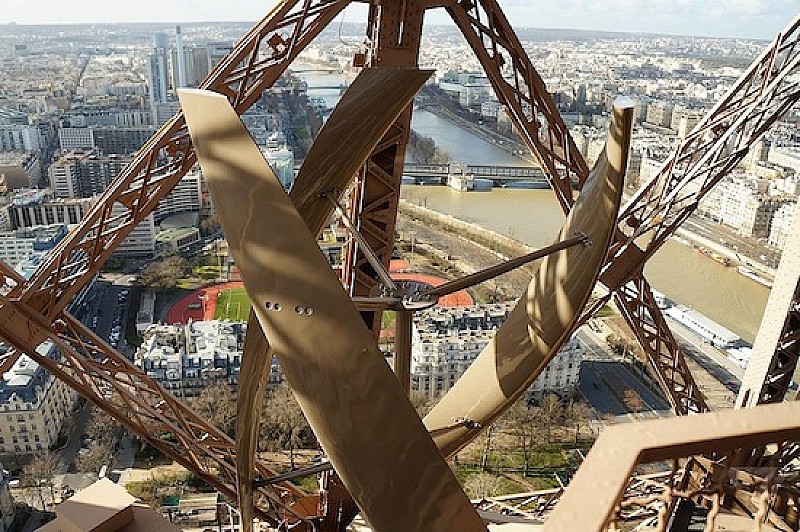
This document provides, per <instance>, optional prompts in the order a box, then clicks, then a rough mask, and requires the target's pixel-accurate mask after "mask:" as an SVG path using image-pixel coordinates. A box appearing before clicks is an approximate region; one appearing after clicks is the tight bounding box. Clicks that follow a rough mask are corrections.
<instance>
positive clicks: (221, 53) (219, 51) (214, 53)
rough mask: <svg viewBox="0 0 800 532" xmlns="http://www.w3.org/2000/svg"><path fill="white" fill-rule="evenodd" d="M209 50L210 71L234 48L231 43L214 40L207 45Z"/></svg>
mask: <svg viewBox="0 0 800 532" xmlns="http://www.w3.org/2000/svg"><path fill="white" fill-rule="evenodd" d="M206 50H208V70H209V72H210V71H211V70H213V69H214V67H215V66H217V63H219V62H220V61H222V59H223V58H224V57H225V56H226V55H228V54H229V53H230V51H231V50H233V45H231V44H230V43H221V42H213V43H209V44H208V45H206Z"/></svg>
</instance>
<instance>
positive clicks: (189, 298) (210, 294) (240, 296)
mask: <svg viewBox="0 0 800 532" xmlns="http://www.w3.org/2000/svg"><path fill="white" fill-rule="evenodd" d="M249 311H250V301H249V300H248V299H247V294H246V293H245V290H244V286H243V285H242V282H241V281H237V282H231V283H223V284H217V285H210V286H206V287H203V288H200V289H198V290H195V291H193V292H191V293H190V294H188V295H186V296H184V297H182V298H181V299H179V300H178V301H177V302H176V303H175V304H174V305H172V307H171V308H170V309H169V313H168V314H167V321H168V322H169V323H187V322H188V321H189V320H192V321H206V320H213V319H226V318H227V319H229V320H231V321H247V313H248V312H249Z"/></svg>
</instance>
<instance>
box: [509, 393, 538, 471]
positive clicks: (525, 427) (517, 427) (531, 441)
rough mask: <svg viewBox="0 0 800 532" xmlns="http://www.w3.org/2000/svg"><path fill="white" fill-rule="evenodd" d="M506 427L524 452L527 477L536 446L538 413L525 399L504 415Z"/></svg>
mask: <svg viewBox="0 0 800 532" xmlns="http://www.w3.org/2000/svg"><path fill="white" fill-rule="evenodd" d="M504 418H505V421H506V425H507V426H508V428H509V430H510V431H511V432H512V433H513V434H514V436H515V437H516V439H517V446H518V447H519V449H520V450H521V451H522V457H523V459H524V461H525V469H524V472H523V473H524V474H525V475H527V474H528V471H529V469H530V464H531V455H532V452H533V447H534V445H535V444H536V439H537V438H536V437H537V431H536V425H535V421H536V412H535V411H534V409H533V408H531V407H530V405H529V404H528V402H527V401H526V400H525V399H524V398H523V399H520V400H518V401H517V402H516V403H514V404H513V405H512V406H511V408H509V409H508V411H507V412H506V413H505V415H504Z"/></svg>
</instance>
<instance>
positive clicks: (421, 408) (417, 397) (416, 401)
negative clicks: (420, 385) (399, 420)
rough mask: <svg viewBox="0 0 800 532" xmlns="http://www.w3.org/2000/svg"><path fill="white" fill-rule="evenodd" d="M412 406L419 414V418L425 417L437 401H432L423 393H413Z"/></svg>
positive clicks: (410, 398)
mask: <svg viewBox="0 0 800 532" xmlns="http://www.w3.org/2000/svg"><path fill="white" fill-rule="evenodd" d="M409 400H410V401H411V404H412V406H413V407H414V409H415V410H416V411H417V414H419V417H425V416H426V415H427V414H428V412H430V411H431V409H433V407H434V406H435V405H436V399H431V398H430V397H428V396H427V395H425V394H424V393H422V392H417V391H415V392H411V397H409Z"/></svg>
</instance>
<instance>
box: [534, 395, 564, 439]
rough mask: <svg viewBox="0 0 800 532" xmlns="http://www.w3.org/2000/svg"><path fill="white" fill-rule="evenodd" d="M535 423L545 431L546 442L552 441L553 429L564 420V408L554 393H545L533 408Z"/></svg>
mask: <svg viewBox="0 0 800 532" xmlns="http://www.w3.org/2000/svg"><path fill="white" fill-rule="evenodd" d="M533 410H534V416H535V422H536V424H537V425H538V426H540V427H543V428H544V429H545V433H546V434H547V442H548V443H550V442H551V441H553V427H555V426H558V425H559V424H561V422H562V420H563V419H564V408H563V406H562V405H561V399H560V398H559V397H558V395H556V394H554V393H547V394H545V395H544V397H542V399H541V400H540V401H539V405H538V406H535V407H534V409H533Z"/></svg>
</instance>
